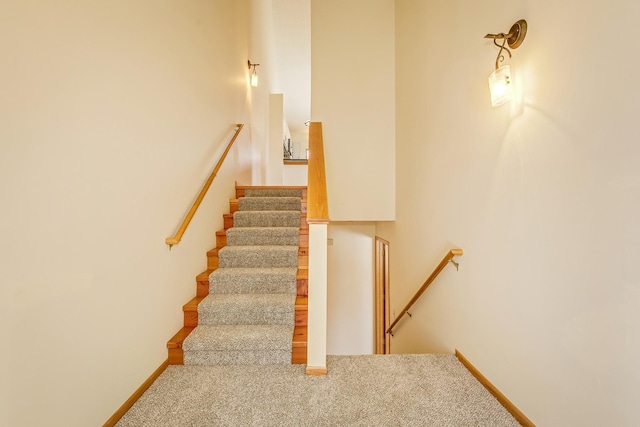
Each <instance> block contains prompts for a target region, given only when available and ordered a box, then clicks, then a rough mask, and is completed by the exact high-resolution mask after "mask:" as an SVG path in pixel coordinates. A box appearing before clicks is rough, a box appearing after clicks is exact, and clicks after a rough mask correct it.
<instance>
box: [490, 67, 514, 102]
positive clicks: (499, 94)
mask: <svg viewBox="0 0 640 427" xmlns="http://www.w3.org/2000/svg"><path fill="white" fill-rule="evenodd" d="M489 90H490V91H491V105H492V106H493V107H498V106H500V105H502V104H504V103H507V102H509V101H511V95H512V84H511V68H510V67H509V66H508V65H503V66H502V67H499V68H498V69H496V70H495V71H494V72H493V73H491V75H490V76H489Z"/></svg>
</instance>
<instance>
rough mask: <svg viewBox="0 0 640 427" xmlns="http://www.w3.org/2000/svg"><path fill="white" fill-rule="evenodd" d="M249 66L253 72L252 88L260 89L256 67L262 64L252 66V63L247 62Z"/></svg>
mask: <svg viewBox="0 0 640 427" xmlns="http://www.w3.org/2000/svg"><path fill="white" fill-rule="evenodd" d="M247 64H249V69H250V70H251V86H253V87H258V73H257V72H256V67H257V66H258V65H260V64H252V63H251V61H247Z"/></svg>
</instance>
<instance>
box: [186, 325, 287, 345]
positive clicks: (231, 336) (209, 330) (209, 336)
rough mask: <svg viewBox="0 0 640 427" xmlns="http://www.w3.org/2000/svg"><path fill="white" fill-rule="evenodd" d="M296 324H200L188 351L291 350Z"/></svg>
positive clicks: (195, 330) (189, 341)
mask: <svg viewBox="0 0 640 427" xmlns="http://www.w3.org/2000/svg"><path fill="white" fill-rule="evenodd" d="M293 330H294V327H293V325H198V326H197V327H196V328H195V329H193V331H192V332H191V333H190V334H189V336H188V337H187V338H186V339H185V340H184V343H183V344H182V348H183V349H184V350H185V351H190V350H192V351H203V350H204V351H224V350H236V351H241V350H274V349H283V350H286V349H291V343H292V337H293Z"/></svg>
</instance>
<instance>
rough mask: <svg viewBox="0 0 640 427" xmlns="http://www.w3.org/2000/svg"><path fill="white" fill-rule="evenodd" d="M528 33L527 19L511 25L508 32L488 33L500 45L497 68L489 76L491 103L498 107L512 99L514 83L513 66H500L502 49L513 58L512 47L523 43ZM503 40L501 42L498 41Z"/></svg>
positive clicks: (487, 36) (502, 57) (488, 37)
mask: <svg viewBox="0 0 640 427" xmlns="http://www.w3.org/2000/svg"><path fill="white" fill-rule="evenodd" d="M526 35H527V21H525V20H524V19H521V20H519V21H518V22H516V23H515V24H513V25H512V26H511V28H510V29H509V32H508V33H506V34H505V33H499V34H487V35H486V36H484V37H485V38H486V39H493V44H495V45H496V46H498V47H499V48H500V50H499V51H498V57H497V58H496V69H495V71H494V72H493V73H491V75H490V76H489V90H490V91H491V105H492V106H494V107H497V106H499V105H502V104H504V103H506V102H509V101H511V95H512V84H511V68H510V67H509V66H508V65H503V66H500V65H499V64H500V63H501V62H503V61H504V55H503V54H502V51H506V52H507V53H508V54H509V58H511V51H510V50H509V49H508V48H507V47H506V46H505V45H508V46H509V47H510V48H511V49H516V48H517V47H518V46H520V45H521V44H522V41H523V40H524V37H525V36H526ZM498 40H501V41H502V42H501V43H498Z"/></svg>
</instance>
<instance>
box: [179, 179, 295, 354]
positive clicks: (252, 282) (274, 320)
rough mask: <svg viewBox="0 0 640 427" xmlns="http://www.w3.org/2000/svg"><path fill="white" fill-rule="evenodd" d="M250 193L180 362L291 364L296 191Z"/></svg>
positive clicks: (236, 216)
mask: <svg viewBox="0 0 640 427" xmlns="http://www.w3.org/2000/svg"><path fill="white" fill-rule="evenodd" d="M248 190H249V189H248ZM250 190H251V191H248V193H249V194H248V196H247V197H241V198H240V199H238V208H239V210H238V211H237V212H235V213H234V214H233V217H234V226H233V227H232V228H230V229H229V230H227V246H225V247H223V248H221V249H220V250H219V251H218V260H219V263H218V264H219V268H218V269H217V270H215V271H214V272H213V273H211V275H210V276H209V295H208V296H207V297H206V298H204V299H203V300H202V302H200V304H199V305H198V326H197V327H196V328H195V329H194V330H193V332H191V334H189V336H188V337H187V338H186V339H185V340H184V343H183V346H182V348H183V350H184V364H185V365H232V364H237V365H254V364H258V365H268V364H285V365H286V364H291V354H292V348H291V341H292V338H293V330H294V323H295V301H296V272H297V267H298V245H299V241H300V237H299V233H300V211H301V198H300V196H301V191H300V190H295V191H291V190H289V189H271V188H258V189H250Z"/></svg>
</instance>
